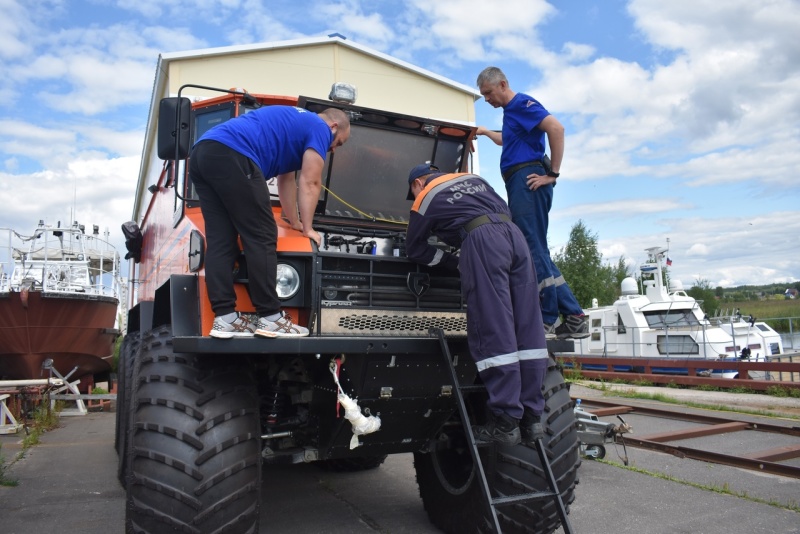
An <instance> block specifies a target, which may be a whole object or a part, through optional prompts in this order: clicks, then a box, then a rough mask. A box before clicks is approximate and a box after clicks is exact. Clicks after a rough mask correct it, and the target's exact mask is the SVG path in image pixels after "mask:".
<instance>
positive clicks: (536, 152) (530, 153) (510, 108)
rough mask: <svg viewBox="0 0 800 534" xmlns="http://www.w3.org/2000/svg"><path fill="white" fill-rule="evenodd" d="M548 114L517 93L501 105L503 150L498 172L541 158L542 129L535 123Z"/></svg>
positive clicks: (542, 153)
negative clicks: (504, 105)
mask: <svg viewBox="0 0 800 534" xmlns="http://www.w3.org/2000/svg"><path fill="white" fill-rule="evenodd" d="M548 115H550V112H548V111H547V110H546V109H544V106H542V105H541V104H540V103H539V102H538V101H536V100H534V99H533V97H530V96H528V95H526V94H524V93H517V94H516V95H514V98H512V99H511V102H509V103H508V104H506V107H505V108H503V152H502V153H501V155H500V171H501V172H506V171H507V170H508V169H510V168H511V167H513V166H514V165H519V164H520V163H525V162H526V161H534V160H540V159H542V158H543V157H544V131H543V130H540V129H539V128H538V126H539V123H541V122H542V120H543V119H544V118H545V117H547V116H548Z"/></svg>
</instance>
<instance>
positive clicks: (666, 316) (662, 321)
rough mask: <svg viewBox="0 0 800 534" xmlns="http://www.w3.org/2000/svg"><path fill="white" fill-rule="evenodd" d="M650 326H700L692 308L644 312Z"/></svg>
mask: <svg viewBox="0 0 800 534" xmlns="http://www.w3.org/2000/svg"><path fill="white" fill-rule="evenodd" d="M644 317H645V319H647V325H648V326H649V327H650V328H674V327H677V326H700V321H699V320H698V319H697V317H696V316H695V315H694V313H692V310H656V311H646V312H644Z"/></svg>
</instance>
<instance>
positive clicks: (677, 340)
mask: <svg viewBox="0 0 800 534" xmlns="http://www.w3.org/2000/svg"><path fill="white" fill-rule="evenodd" d="M658 353H659V354H663V355H665V356H675V355H678V354H699V353H700V347H699V346H698V345H697V342H696V341H695V340H694V339H692V337H691V336H658Z"/></svg>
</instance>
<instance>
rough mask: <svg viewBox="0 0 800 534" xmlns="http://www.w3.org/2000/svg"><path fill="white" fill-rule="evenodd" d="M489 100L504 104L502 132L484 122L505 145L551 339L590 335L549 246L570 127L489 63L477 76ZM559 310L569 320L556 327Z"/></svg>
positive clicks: (509, 188)
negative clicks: (552, 210) (566, 132)
mask: <svg viewBox="0 0 800 534" xmlns="http://www.w3.org/2000/svg"><path fill="white" fill-rule="evenodd" d="M477 85H478V89H479V90H480V92H481V94H482V95H483V97H484V98H485V99H486V102H487V103H489V104H490V105H491V106H493V107H495V108H498V107H502V108H503V130H502V132H498V131H494V130H489V129H487V128H485V127H483V126H479V127H478V130H477V132H476V133H477V134H478V135H485V136H486V137H488V138H489V139H491V140H492V141H494V143H495V144H497V145H500V146H502V147H503V151H502V154H501V156H500V172H501V173H502V175H503V180H504V181H505V183H506V192H507V193H508V205H509V208H511V217H512V218H513V220H514V223H516V224H517V226H519V227H520V229H521V230H522V233H523V234H525V239H526V241H527V242H528V247H529V248H530V250H531V256H533V263H534V265H535V267H536V276H537V277H538V279H539V292H540V295H541V300H542V320H543V321H544V330H545V335H546V336H547V337H548V338H554V337H559V338H562V339H563V338H568V337H572V338H582V337H587V336H588V335H589V328H588V325H587V324H586V318H585V316H584V313H583V309H582V308H581V306H580V304H578V301H577V299H576V298H575V296H574V295H573V294H572V291H571V290H570V288H569V286H568V285H567V282H566V281H565V280H564V277H563V276H562V275H561V271H559V270H558V267H556V265H555V263H553V260H552V258H550V248H549V247H548V246H547V228H548V225H549V223H550V220H549V214H550V207H551V206H552V204H553V187H554V186H555V185H556V179H557V178H558V177H559V170H560V168H561V161H562V158H563V156H564V127H563V126H562V125H561V123H560V122H559V121H558V119H556V118H555V117H553V116H552V115H551V114H550V113H549V112H548V111H547V110H546V109H545V108H544V106H542V105H541V104H540V103H539V102H537V101H536V100H534V99H533V97H531V96H528V95H526V94H524V93H515V92H514V91H512V90H511V87H509V85H508V79H507V78H506V76H505V74H503V71H501V70H500V69H498V68H497V67H487V68H485V69H484V70H483V71H482V72H481V73H480V74H479V75H478V81H477ZM545 134H547V140H548V142H549V144H550V159H551V162H550V168H549V169H545V146H544V137H545ZM559 315H563V316H564V321H563V323H562V324H561V325H559V326H557V327H556V322H557V321H558V319H559Z"/></svg>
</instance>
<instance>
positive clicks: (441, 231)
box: [406, 164, 548, 445]
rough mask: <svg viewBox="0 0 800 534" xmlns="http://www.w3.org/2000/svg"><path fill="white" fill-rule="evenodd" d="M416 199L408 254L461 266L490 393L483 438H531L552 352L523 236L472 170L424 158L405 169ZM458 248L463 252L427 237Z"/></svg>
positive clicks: (471, 338) (471, 333)
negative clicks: (453, 169)
mask: <svg viewBox="0 0 800 534" xmlns="http://www.w3.org/2000/svg"><path fill="white" fill-rule="evenodd" d="M408 184H409V191H408V198H409V200H410V199H415V200H414V204H413V206H412V207H411V215H410V216H409V222H408V230H407V232H406V255H407V256H408V258H409V259H410V260H412V261H415V262H417V263H422V264H424V265H442V266H444V267H449V268H451V269H456V268H457V269H458V270H459V271H460V272H461V291H462V293H463V295H464V300H465V301H466V303H467V342H468V344H469V349H470V353H471V354H472V357H473V359H474V360H475V364H476V366H477V368H478V372H479V373H480V376H481V380H483V383H484V385H485V386H486V390H487V392H488V393H489V401H488V408H489V418H488V422H487V424H485V425H476V426H475V427H473V432H474V434H475V437H476V439H477V440H478V441H497V442H499V443H503V444H506V445H517V444H518V443H520V441H522V442H523V443H526V444H529V445H532V444H533V443H534V440H535V439H536V438H537V437H541V435H542V426H541V423H540V416H541V414H542V410H543V409H544V396H543V395H542V380H543V379H544V376H545V374H546V372H547V362H548V354H547V347H546V344H545V339H544V333H543V332H542V330H541V328H531V325H532V324H541V322H542V316H541V311H540V309H539V299H538V294H537V293H538V290H537V283H536V273H535V272H534V270H533V264H532V262H531V255H530V251H529V250H528V247H527V245H526V243H525V238H524V237H523V235H522V233H521V232H520V230H519V228H517V227H516V226H515V225H514V224H513V223H512V222H511V214H510V212H509V211H508V206H507V205H506V203H505V202H504V201H503V199H502V198H500V196H499V195H498V194H497V193H496V192H495V191H494V189H492V187H491V186H490V185H489V184H488V183H487V182H486V181H485V180H484V179H483V178H481V177H480V176H477V175H474V174H445V173H442V172H440V171H439V169H438V168H436V167H434V166H432V165H429V164H421V165H417V166H416V167H414V168H413V169H412V170H411V172H410V173H409V177H408ZM431 235H435V236H437V237H438V238H439V239H440V240H442V241H443V242H445V243H447V244H448V245H451V246H453V247H457V248H460V249H461V252H460V254H459V255H458V256H456V255H455V254H451V253H449V252H446V251H444V250H441V249H440V248H437V247H435V246H433V245H431V244H430V243H429V242H428V237H429V236H431Z"/></svg>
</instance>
